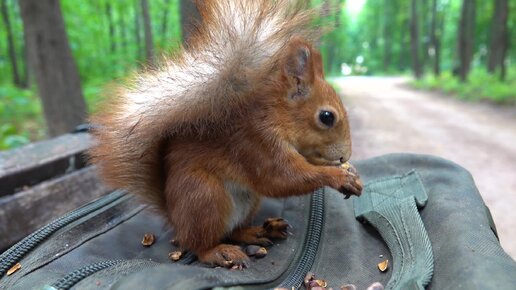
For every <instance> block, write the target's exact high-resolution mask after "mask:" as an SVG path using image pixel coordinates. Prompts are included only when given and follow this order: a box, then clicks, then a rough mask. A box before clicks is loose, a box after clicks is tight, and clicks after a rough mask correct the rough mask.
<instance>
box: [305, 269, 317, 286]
mask: <svg viewBox="0 0 516 290" xmlns="http://www.w3.org/2000/svg"><path fill="white" fill-rule="evenodd" d="M314 279H315V274H314V273H312V272H308V273H306V276H305V279H304V280H303V283H304V284H305V287H306V288H308V285H309V284H310V282H311V281H312V280H314Z"/></svg>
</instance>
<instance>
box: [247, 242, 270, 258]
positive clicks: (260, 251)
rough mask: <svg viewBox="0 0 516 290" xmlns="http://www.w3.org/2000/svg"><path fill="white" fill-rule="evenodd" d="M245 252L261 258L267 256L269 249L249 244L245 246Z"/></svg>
mask: <svg viewBox="0 0 516 290" xmlns="http://www.w3.org/2000/svg"><path fill="white" fill-rule="evenodd" d="M245 253H246V254H247V255H248V256H249V257H255V258H257V259H260V258H263V257H265V256H267V249H266V248H264V247H260V246H256V245H249V246H247V247H246V248H245Z"/></svg>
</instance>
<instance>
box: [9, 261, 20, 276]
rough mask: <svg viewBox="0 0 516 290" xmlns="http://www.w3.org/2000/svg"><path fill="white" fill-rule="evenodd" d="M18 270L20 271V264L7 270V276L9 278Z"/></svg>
mask: <svg viewBox="0 0 516 290" xmlns="http://www.w3.org/2000/svg"><path fill="white" fill-rule="evenodd" d="M20 269H21V264H20V263H16V264H15V265H14V266H12V267H11V269H9V270H8V271H7V276H11V275H12V274H14V273H15V272H16V271H18V270H20Z"/></svg>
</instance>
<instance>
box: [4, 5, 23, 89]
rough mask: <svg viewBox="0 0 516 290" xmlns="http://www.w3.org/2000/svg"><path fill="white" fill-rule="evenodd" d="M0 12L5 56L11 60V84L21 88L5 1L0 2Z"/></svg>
mask: <svg viewBox="0 0 516 290" xmlns="http://www.w3.org/2000/svg"><path fill="white" fill-rule="evenodd" d="M0 1H1V2H0V12H1V14H2V19H3V22H4V25H5V29H6V38H7V39H6V40H7V54H8V55H9V59H10V60H11V69H12V75H13V83H14V85H16V86H18V87H22V81H21V78H20V73H19V70H18V61H17V57H16V51H15V49H14V39H13V31H12V27H11V20H10V18H9V13H8V11H7V0H0Z"/></svg>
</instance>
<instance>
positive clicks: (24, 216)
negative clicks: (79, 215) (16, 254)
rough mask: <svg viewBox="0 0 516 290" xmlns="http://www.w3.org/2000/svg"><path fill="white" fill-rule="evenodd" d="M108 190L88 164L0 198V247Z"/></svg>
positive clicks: (92, 167) (8, 244) (4, 246)
mask: <svg viewBox="0 0 516 290" xmlns="http://www.w3.org/2000/svg"><path fill="white" fill-rule="evenodd" d="M108 192H110V189H109V188H108V187H106V186H105V185H103V184H102V182H100V180H99V178H98V177H97V174H96V170H95V167H94V166H89V167H86V168H83V169H80V170H77V171H74V172H72V173H71V174H67V175H63V176H61V177H58V178H55V179H51V180H48V181H45V182H43V183H41V184H38V185H36V186H34V187H32V188H29V189H27V190H24V191H22V192H18V193H16V194H13V195H9V196H5V197H2V198H0V233H2V234H1V235H0V249H5V248H6V247H8V246H10V245H12V244H13V243H15V242H17V241H18V240H20V239H22V238H23V237H25V236H26V235H28V234H30V233H32V232H33V231H35V230H36V229H38V228H40V227H42V226H44V225H45V224H47V223H49V222H50V221H52V220H54V219H55V218H57V217H59V216H61V215H63V214H65V213H67V212H69V211H71V210H73V209H75V208H77V207H79V206H81V205H83V204H85V203H87V202H89V201H91V200H93V199H95V198H98V197H100V196H102V195H104V194H106V193H108Z"/></svg>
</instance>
